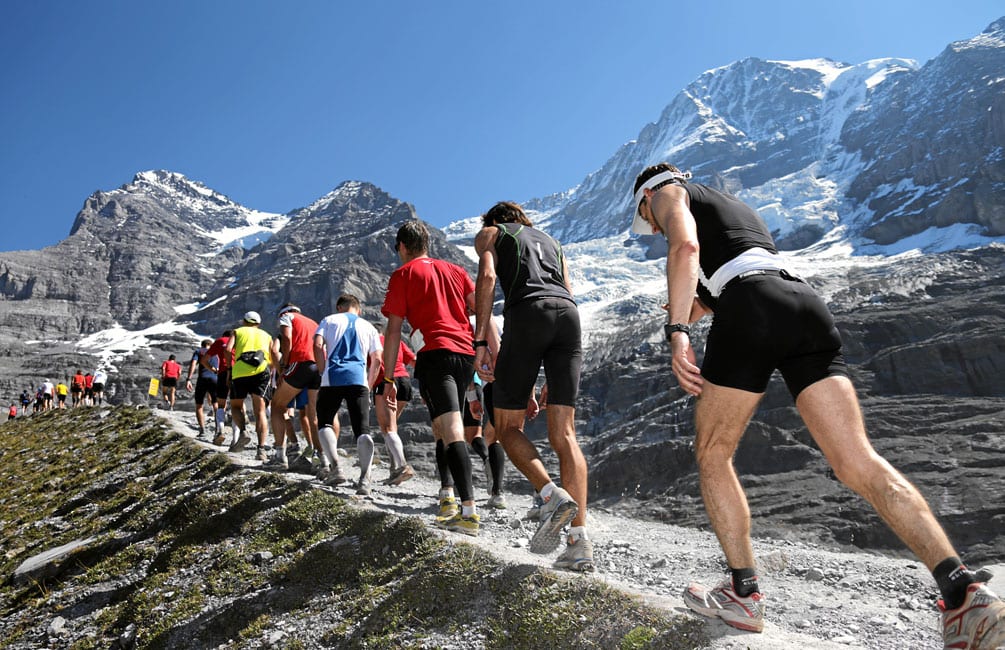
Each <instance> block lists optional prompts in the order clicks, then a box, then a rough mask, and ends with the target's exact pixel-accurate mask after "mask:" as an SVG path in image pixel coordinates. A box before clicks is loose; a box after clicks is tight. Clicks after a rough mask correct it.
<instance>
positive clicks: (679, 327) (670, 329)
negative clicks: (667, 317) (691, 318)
mask: <svg viewBox="0 0 1005 650" xmlns="http://www.w3.org/2000/svg"><path fill="white" fill-rule="evenodd" d="M674 332H684V333H685V334H687V335H688V337H690V336H691V328H690V327H689V326H688V325H685V324H684V323H667V324H666V325H664V326H663V333H664V334H666V337H667V340H668V341H669V340H670V335H671V334H673V333H674Z"/></svg>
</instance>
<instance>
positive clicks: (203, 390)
mask: <svg viewBox="0 0 1005 650" xmlns="http://www.w3.org/2000/svg"><path fill="white" fill-rule="evenodd" d="M206 395H209V397H210V399H215V398H216V378H215V377H213V378H209V377H199V378H197V379H196V380H195V393H194V396H195V403H196V404H197V405H198V404H202V403H203V401H205V399H206Z"/></svg>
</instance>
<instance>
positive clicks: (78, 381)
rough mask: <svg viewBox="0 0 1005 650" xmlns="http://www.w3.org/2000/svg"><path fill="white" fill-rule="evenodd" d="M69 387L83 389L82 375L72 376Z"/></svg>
mask: <svg viewBox="0 0 1005 650" xmlns="http://www.w3.org/2000/svg"><path fill="white" fill-rule="evenodd" d="M70 385H71V386H73V387H74V388H83V387H84V375H81V374H80V373H77V374H76V375H74V376H73V380H72V381H71V382H70Z"/></svg>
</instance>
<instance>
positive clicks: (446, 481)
mask: <svg viewBox="0 0 1005 650" xmlns="http://www.w3.org/2000/svg"><path fill="white" fill-rule="evenodd" d="M436 471H437V473H439V475H440V488H441V489H442V488H452V487H454V479H453V477H451V476H450V467H449V466H448V465H447V452H446V447H444V446H443V441H442V440H437V441H436Z"/></svg>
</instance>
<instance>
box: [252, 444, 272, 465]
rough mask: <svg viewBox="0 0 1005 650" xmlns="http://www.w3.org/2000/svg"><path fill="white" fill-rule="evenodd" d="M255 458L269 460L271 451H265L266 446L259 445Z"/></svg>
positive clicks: (263, 460)
mask: <svg viewBox="0 0 1005 650" xmlns="http://www.w3.org/2000/svg"><path fill="white" fill-rule="evenodd" d="M255 460H260V461H262V462H263V463H264V462H266V461H267V460H269V452H267V451H265V447H262V446H261V445H259V447H258V450H257V451H256V452H255Z"/></svg>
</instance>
